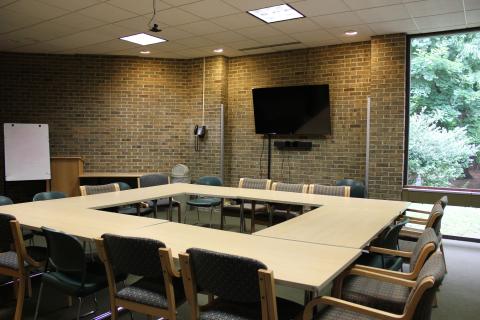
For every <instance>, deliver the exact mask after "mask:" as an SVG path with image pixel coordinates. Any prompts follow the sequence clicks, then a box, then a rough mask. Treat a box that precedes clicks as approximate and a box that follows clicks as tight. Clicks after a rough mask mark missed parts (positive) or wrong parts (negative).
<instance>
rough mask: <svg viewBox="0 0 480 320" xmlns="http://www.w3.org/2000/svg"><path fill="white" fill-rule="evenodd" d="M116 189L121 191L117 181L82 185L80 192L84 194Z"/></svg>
mask: <svg viewBox="0 0 480 320" xmlns="http://www.w3.org/2000/svg"><path fill="white" fill-rule="evenodd" d="M115 191H120V187H119V186H118V184H117V183H109V184H101V185H95V186H80V194H81V195H82V196H88V195H92V194H99V193H107V192H115Z"/></svg>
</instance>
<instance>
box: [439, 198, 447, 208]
mask: <svg viewBox="0 0 480 320" xmlns="http://www.w3.org/2000/svg"><path fill="white" fill-rule="evenodd" d="M438 202H440V205H441V206H442V209H443V210H445V207H446V206H447V205H448V197H447V196H443V197H441V198H440V200H438Z"/></svg>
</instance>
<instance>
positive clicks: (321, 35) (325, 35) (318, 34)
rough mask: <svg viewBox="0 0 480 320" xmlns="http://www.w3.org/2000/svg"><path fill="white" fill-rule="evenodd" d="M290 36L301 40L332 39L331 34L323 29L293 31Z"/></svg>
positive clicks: (317, 40)
mask: <svg viewBox="0 0 480 320" xmlns="http://www.w3.org/2000/svg"><path fill="white" fill-rule="evenodd" d="M292 38H294V39H295V40H298V41H301V42H319V41H328V40H332V39H334V37H333V35H332V34H330V33H329V32H327V31H324V30H319V31H309V32H300V33H294V34H292Z"/></svg>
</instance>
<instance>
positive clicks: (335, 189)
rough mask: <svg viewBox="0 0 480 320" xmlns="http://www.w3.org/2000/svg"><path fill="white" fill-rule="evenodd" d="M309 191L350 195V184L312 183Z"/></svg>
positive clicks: (332, 194) (330, 194)
mask: <svg viewBox="0 0 480 320" xmlns="http://www.w3.org/2000/svg"><path fill="white" fill-rule="evenodd" d="M308 193H313V194H320V195H324V196H338V197H350V186H325V185H322V184H316V183H314V184H311V185H310V186H309V187H308Z"/></svg>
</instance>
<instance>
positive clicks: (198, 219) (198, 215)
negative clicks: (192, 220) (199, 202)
mask: <svg viewBox="0 0 480 320" xmlns="http://www.w3.org/2000/svg"><path fill="white" fill-rule="evenodd" d="M197 224H200V211H199V210H198V207H197Z"/></svg>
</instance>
